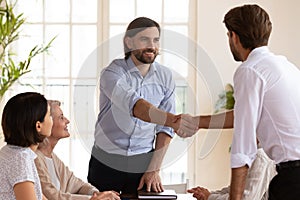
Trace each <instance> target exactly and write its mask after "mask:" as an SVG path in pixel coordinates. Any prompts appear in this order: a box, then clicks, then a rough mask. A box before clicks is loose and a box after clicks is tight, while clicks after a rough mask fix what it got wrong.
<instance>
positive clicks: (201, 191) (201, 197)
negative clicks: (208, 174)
mask: <svg viewBox="0 0 300 200" xmlns="http://www.w3.org/2000/svg"><path fill="white" fill-rule="evenodd" d="M188 192H189V193H193V197H195V198H197V200H207V199H208V197H209V195H210V192H209V191H208V190H207V189H206V188H203V187H195V188H192V189H189V190H188Z"/></svg>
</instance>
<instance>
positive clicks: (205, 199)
mask: <svg viewBox="0 0 300 200" xmlns="http://www.w3.org/2000/svg"><path fill="white" fill-rule="evenodd" d="M275 174H276V170H275V164H274V162H273V161H272V160H270V159H269V157H268V156H267V155H266V153H265V152H264V151H263V149H262V148H259V149H258V150H257V155H256V159H255V160H254V162H253V164H252V166H251V167H250V168H249V171H248V175H247V179H246V186H245V190H244V195H243V200H267V199H268V187H269V183H270V181H271V180H272V178H273V177H274V175H275ZM188 192H190V193H193V196H194V197H195V198H197V200H227V199H229V192H230V187H226V188H222V189H221V190H218V191H213V192H209V191H208V190H207V189H206V188H203V187H195V188H192V189H189V190H188Z"/></svg>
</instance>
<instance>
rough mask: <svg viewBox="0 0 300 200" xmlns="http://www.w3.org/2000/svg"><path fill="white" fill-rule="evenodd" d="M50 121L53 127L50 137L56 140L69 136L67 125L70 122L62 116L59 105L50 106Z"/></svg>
mask: <svg viewBox="0 0 300 200" xmlns="http://www.w3.org/2000/svg"><path fill="white" fill-rule="evenodd" d="M51 114H52V119H53V126H52V131H51V137H53V138H56V139H58V140H59V139H61V138H66V137H69V136H70V133H69V131H68V124H69V123H70V121H69V120H68V119H67V118H66V117H65V116H64V114H63V112H62V110H61V108H60V107H59V105H57V104H54V105H52V113H51Z"/></svg>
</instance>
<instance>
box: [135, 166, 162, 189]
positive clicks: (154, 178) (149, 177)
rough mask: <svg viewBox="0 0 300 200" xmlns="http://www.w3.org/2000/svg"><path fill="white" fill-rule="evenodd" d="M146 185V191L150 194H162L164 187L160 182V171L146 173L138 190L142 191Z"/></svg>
mask: <svg viewBox="0 0 300 200" xmlns="http://www.w3.org/2000/svg"><path fill="white" fill-rule="evenodd" d="M144 184H146V190H147V191H148V192H150V191H153V192H162V191H163V186H162V183H161V180H160V176H159V171H152V172H145V173H144V175H143V176H142V178H141V180H140V184H139V187H138V189H137V190H141V189H142V188H143V186H144Z"/></svg>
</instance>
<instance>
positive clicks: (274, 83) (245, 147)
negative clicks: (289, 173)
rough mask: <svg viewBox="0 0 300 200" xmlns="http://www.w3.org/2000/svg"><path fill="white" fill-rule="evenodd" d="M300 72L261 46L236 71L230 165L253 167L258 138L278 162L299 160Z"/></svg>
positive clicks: (283, 58) (269, 154)
mask: <svg viewBox="0 0 300 200" xmlns="http://www.w3.org/2000/svg"><path fill="white" fill-rule="evenodd" d="M299 85H300V71H299V69H298V68H297V67H296V66H294V65H293V64H292V63H290V62H289V61H288V60H287V59H286V58H285V57H283V56H277V55H274V54H273V53H271V52H270V51H269V49H268V48H267V47H266V46H264V47H259V48H256V49H254V50H252V51H251V53H250V54H249V56H248V58H247V60H246V61H244V62H243V63H242V64H241V65H240V66H239V67H238V69H237V70H236V72H235V74H234V97H235V100H236V103H235V107H234V135H233V143H232V149H231V150H232V152H231V167H232V168H237V167H241V166H244V165H248V166H249V167H250V166H251V164H252V162H253V160H254V158H255V155H256V151H257V145H256V144H257V141H256V139H258V140H259V142H260V144H261V146H262V147H263V149H264V150H265V152H266V154H267V155H268V156H269V157H270V158H271V159H273V160H274V161H275V163H276V164H277V163H280V162H285V161H289V160H299V159H300V87H299Z"/></svg>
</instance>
